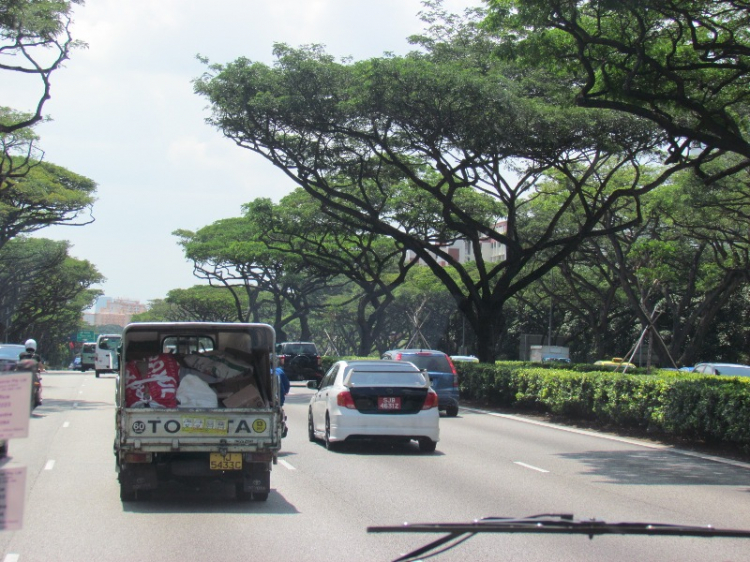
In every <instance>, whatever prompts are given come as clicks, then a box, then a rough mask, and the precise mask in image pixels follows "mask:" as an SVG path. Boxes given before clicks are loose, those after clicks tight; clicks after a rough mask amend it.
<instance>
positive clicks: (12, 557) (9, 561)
mask: <svg viewBox="0 0 750 562" xmlns="http://www.w3.org/2000/svg"><path fill="white" fill-rule="evenodd" d="M20 557H21V555H20V554H16V553H15V552H9V553H8V554H6V555H5V558H3V562H18V559H19V558H20Z"/></svg>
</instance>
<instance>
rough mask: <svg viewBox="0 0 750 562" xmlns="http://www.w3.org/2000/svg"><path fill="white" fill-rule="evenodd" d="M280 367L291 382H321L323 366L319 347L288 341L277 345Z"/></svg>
mask: <svg viewBox="0 0 750 562" xmlns="http://www.w3.org/2000/svg"><path fill="white" fill-rule="evenodd" d="M276 356H277V357H278V358H279V367H281V368H282V369H284V373H286V376H287V377H289V380H290V381H304V380H318V381H319V380H320V379H321V378H323V366H322V360H321V357H320V353H318V348H317V346H316V345H315V344H314V343H312V342H307V341H286V342H281V343H277V344H276Z"/></svg>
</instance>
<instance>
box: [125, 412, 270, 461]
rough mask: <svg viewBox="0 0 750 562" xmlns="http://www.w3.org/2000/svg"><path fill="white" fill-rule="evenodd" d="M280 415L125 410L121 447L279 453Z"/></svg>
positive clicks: (146, 449) (156, 449)
mask: <svg viewBox="0 0 750 562" xmlns="http://www.w3.org/2000/svg"><path fill="white" fill-rule="evenodd" d="M278 416H279V414H278V412H277V411H275V410H270V409H253V410H248V409H244V408H243V409H229V408H225V409H218V410H213V409H210V410H209V409H185V410H183V409H179V410H172V409H169V410H157V409H149V408H128V409H122V410H121V413H120V429H121V434H120V436H121V445H122V446H124V447H125V448H129V447H128V446H130V447H133V448H134V449H139V450H143V451H170V450H176V449H179V450H181V451H190V450H195V451H197V450H202V451H205V450H206V447H207V446H208V447H212V448H213V447H215V448H217V449H218V448H219V447H221V448H227V450H230V451H232V450H237V451H255V450H264V451H268V450H278V449H279V448H280V447H281V434H280V426H279V423H280V422H279V418H278Z"/></svg>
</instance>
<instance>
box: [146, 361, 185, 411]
mask: <svg viewBox="0 0 750 562" xmlns="http://www.w3.org/2000/svg"><path fill="white" fill-rule="evenodd" d="M143 382H144V383H148V393H149V395H150V397H151V401H150V402H149V406H151V407H152V408H176V407H177V387H178V386H179V385H180V364H179V363H178V362H177V360H176V359H175V358H174V357H173V356H172V355H170V354H169V353H162V354H160V355H154V356H152V357H149V358H148V368H147V370H146V377H145V378H144V379H143Z"/></svg>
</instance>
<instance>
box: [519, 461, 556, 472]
mask: <svg viewBox="0 0 750 562" xmlns="http://www.w3.org/2000/svg"><path fill="white" fill-rule="evenodd" d="M513 464H517V465H518V466H522V467H524V468H528V469H531V470H536V471H537V472H549V470H544V469H543V468H539V467H538V466H534V465H531V464H526V463H525V462H521V461H513Z"/></svg>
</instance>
